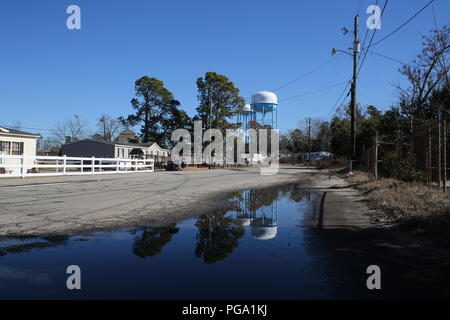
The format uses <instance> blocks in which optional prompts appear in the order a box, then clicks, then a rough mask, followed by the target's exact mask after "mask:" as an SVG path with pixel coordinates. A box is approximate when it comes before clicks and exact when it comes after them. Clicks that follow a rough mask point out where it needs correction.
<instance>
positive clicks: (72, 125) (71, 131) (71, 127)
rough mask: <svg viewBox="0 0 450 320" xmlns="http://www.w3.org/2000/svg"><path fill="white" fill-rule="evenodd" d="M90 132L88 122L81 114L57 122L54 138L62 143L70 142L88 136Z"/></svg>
mask: <svg viewBox="0 0 450 320" xmlns="http://www.w3.org/2000/svg"><path fill="white" fill-rule="evenodd" d="M87 134H88V124H87V122H85V121H83V120H81V118H80V116H79V115H77V114H76V115H74V117H73V118H72V119H67V120H65V121H63V122H60V123H58V124H56V127H55V129H54V130H53V138H54V139H55V140H56V141H58V143H60V144H64V143H70V142H74V141H77V140H79V139H82V138H84V137H86V136H87Z"/></svg>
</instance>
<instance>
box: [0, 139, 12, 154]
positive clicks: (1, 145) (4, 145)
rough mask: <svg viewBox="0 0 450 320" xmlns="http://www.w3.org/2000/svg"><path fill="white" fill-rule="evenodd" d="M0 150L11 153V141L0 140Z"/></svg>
mask: <svg viewBox="0 0 450 320" xmlns="http://www.w3.org/2000/svg"><path fill="white" fill-rule="evenodd" d="M0 152H1V153H2V154H6V155H9V154H10V153H11V142H9V141H0Z"/></svg>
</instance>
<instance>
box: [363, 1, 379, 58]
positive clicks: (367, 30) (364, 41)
mask: <svg viewBox="0 0 450 320" xmlns="http://www.w3.org/2000/svg"><path fill="white" fill-rule="evenodd" d="M378 1H379V0H377V2H376V3H375V6H378ZM369 30H370V29H369V28H366V34H365V35H364V40H363V44H362V46H361V48H364V47H365V45H366V39H367V35H368V34H369ZM361 56H362V50H361V53H360V54H359V57H358V59H360V58H361Z"/></svg>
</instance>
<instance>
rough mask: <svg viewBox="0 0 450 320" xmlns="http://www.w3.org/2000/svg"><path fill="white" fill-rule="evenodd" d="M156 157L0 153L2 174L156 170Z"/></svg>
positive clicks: (49, 174)
mask: <svg viewBox="0 0 450 320" xmlns="http://www.w3.org/2000/svg"><path fill="white" fill-rule="evenodd" d="M154 164H155V162H154V160H153V159H115V158H95V157H92V158H81V157H66V156H62V157H50V156H35V157H29V156H9V155H8V156H6V155H0V178H8V177H22V178H25V177H28V176H55V175H82V174H84V175H89V174H108V173H130V172H154V171H155V166H154Z"/></svg>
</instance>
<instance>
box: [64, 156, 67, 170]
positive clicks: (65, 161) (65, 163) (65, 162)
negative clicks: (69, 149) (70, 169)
mask: <svg viewBox="0 0 450 320" xmlns="http://www.w3.org/2000/svg"><path fill="white" fill-rule="evenodd" d="M66 158H67V156H66V155H63V174H66V172H67V168H66V166H67V159H66Z"/></svg>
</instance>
